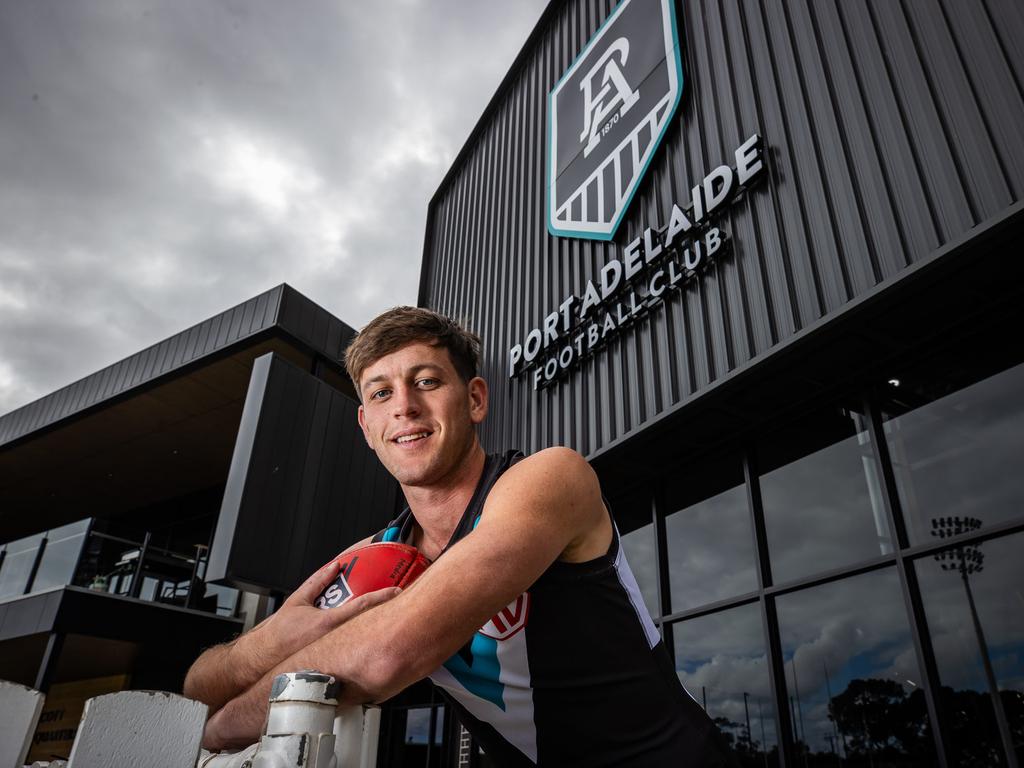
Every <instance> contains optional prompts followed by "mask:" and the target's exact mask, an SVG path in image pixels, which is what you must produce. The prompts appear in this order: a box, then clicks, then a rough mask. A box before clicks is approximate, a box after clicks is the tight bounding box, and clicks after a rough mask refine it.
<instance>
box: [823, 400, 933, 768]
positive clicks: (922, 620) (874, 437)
mask: <svg viewBox="0 0 1024 768" xmlns="http://www.w3.org/2000/svg"><path fill="white" fill-rule="evenodd" d="M864 410H865V411H866V413H867V417H868V418H867V426H868V430H869V433H870V436H871V444H872V445H874V447H875V457H876V459H877V461H878V469H879V475H880V476H881V478H882V486H883V491H884V492H883V493H882V500H883V501H884V502H885V511H886V515H887V516H888V518H889V525H890V527H891V528H892V531H893V532H894V533H895V537H896V547H897V550H896V551H897V555H896V569H897V571H898V572H899V577H900V589H901V591H902V592H903V603H904V606H905V608H906V611H907V615H908V616H909V617H910V637H911V640H912V641H913V643H914V651H915V652H916V654H917V658H918V660H919V662H920V665H921V674H922V676H923V677H924V679H923V680H922V682H923V683H924V700H925V706H926V707H927V709H928V718H929V720H930V721H931V726H932V727H931V732H932V738H933V740H934V743H935V754H936V757H937V759H938V766H939V768H946V767H947V766H948V765H949V764H950V763H951V762H952V761H951V760H950V757H949V753H948V751H947V746H946V744H945V740H944V738H943V730H944V729H943V727H942V717H941V711H940V709H939V703H938V695H937V692H938V690H939V669H938V665H937V664H936V662H935V651H934V649H933V648H932V639H931V634H930V633H929V632H928V620H927V617H926V616H925V613H924V603H923V601H922V600H921V588H920V586H919V585H918V582H917V572H916V571H915V570H914V566H913V563H908V561H907V560H906V559H905V558H904V555H903V554H902V550H904V549H905V548H906V547H908V546H909V537H908V535H907V529H906V526H905V525H904V522H903V515H902V513H901V511H900V497H899V489H898V487H897V485H896V473H895V472H894V471H893V468H892V457H891V456H890V455H889V444H888V442H887V441H886V439H885V428H884V427H883V426H882V414H881V409H880V407H879V405H878V400H877V397H875V396H871V397H868V398H867V399H866V400H865V401H864ZM843 746H844V748H845V747H846V737H845V734H844V736H843Z"/></svg>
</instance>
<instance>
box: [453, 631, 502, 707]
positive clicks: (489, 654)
mask: <svg viewBox="0 0 1024 768" xmlns="http://www.w3.org/2000/svg"><path fill="white" fill-rule="evenodd" d="M469 656H470V661H469V663H468V664H467V663H466V660H465V659H464V658H463V657H462V655H461V653H455V654H454V655H453V656H452V657H451V658H450V659H448V661H446V662H445V663H444V667H445V669H447V670H448V671H449V672H451V673H452V676H453V677H454V678H455V679H456V680H458V681H459V682H460V683H461V684H462V687H463V688H465V689H466V690H467V691H469V692H470V693H472V694H473V695H474V696H478V697H479V698H481V699H484V700H485V701H489V702H491V703H492V704H494V705H495V706H497V707H498V708H499V709H501V710H502V711H504V710H505V686H504V684H503V683H501V682H500V681H499V680H498V676H499V675H500V674H501V662H499V661H498V641H497V640H495V639H494V638H491V637H487V636H485V635H481V634H480V633H479V632H478V633H477V634H475V635H473V641H472V643H471V644H470V646H469Z"/></svg>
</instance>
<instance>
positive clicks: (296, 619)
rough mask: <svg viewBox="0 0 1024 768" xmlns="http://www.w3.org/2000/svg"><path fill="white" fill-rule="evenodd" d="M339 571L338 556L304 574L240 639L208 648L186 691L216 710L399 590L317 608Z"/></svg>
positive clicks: (381, 592) (194, 668)
mask: <svg viewBox="0 0 1024 768" xmlns="http://www.w3.org/2000/svg"><path fill="white" fill-rule="evenodd" d="M362 543H363V542H360V544H362ZM356 546H358V545H356ZM337 574H338V563H337V559H336V558H335V559H334V560H331V562H329V563H328V564H327V565H325V566H324V567H323V568H320V569H319V570H318V571H316V573H314V574H313V575H312V576H310V577H309V578H308V579H306V580H305V581H304V582H303V583H302V584H301V585H300V586H299V588H298V589H296V590H295V591H294V592H293V593H292V594H291V595H289V597H288V599H287V600H285V601H284V603H282V605H281V607H280V608H279V609H278V610H277V611H276V612H275V613H273V614H272V615H271V616H269V617H268V618H266V619H264V620H263V621H262V622H260V623H259V624H257V625H256V626H255V627H253V628H252V629H251V630H249V631H248V632H246V633H245V634H244V635H242V636H241V637H239V638H237V639H236V640H234V641H232V642H230V643H225V644H224V645H218V646H214V647H213V648H210V649H208V650H207V651H205V652H204V653H203V655H202V656H200V657H199V658H198V659H197V660H196V662H195V663H194V664H193V665H192V668H191V669H190V670H189V672H188V675H187V676H186V678H185V686H184V693H185V695H186V696H188V697H189V698H192V699H197V700H199V701H201V702H203V703H204V704H206V705H207V706H208V707H209V708H210V712H211V713H213V712H216V711H217V710H219V709H220V708H221V707H223V706H224V705H225V704H226V703H227V702H228V701H230V700H231V699H233V698H235V697H236V696H239V695H241V694H243V693H245V691H246V690H248V688H249V687H250V686H252V685H253V684H254V683H256V682H257V681H258V680H259V679H260V678H261V677H263V675H265V674H266V673H267V672H268V671H269V670H271V669H273V668H274V666H276V665H277V664H278V663H280V662H281V661H283V660H284V659H286V658H288V657H289V656H291V655H293V654H294V653H296V652H298V651H300V650H302V649H303V648H305V647H306V646H307V645H309V644H310V643H312V642H314V641H316V640H317V639H319V638H320V637H322V636H324V635H326V634H328V633H329V632H330V631H331V630H333V629H335V628H336V627H338V626H339V625H341V624H344V623H345V622H346V621H348V620H349V619H351V618H353V617H354V616H358V615H359V614H360V613H363V612H364V611H366V610H367V609H369V608H372V607H374V606H377V605H380V604H381V603H385V602H387V601H388V600H390V599H391V598H393V597H394V596H395V595H397V594H398V593H399V592H401V590H400V589H399V588H398V587H387V588H385V589H379V590H377V591H375V592H367V593H366V594H364V595H358V596H357V597H354V598H352V599H351V600H349V601H348V602H346V603H345V604H344V605H341V606H339V607H337V608H332V609H331V610H322V609H320V608H317V607H316V606H315V605H314V604H313V601H314V600H315V599H316V598H317V596H318V595H319V594H320V592H321V591H323V589H324V588H325V587H326V586H327V585H328V584H330V583H331V581H333V580H334V578H335V577H336V576H337Z"/></svg>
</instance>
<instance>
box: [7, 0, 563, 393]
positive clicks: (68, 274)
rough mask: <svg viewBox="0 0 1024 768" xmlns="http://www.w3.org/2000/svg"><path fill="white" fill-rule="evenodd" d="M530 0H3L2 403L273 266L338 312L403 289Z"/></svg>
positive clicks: (359, 313) (354, 314) (58, 379)
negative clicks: (287, 0)
mask: <svg viewBox="0 0 1024 768" xmlns="http://www.w3.org/2000/svg"><path fill="white" fill-rule="evenodd" d="M542 8H543V3H542V2H540V0H533V1H532V2H529V3H516V4H512V5H509V4H498V3H470V4H464V3H456V2H445V3H433V2H432V3H425V2H424V3H415V2H403V3H364V4H356V3H341V4H337V3H326V2H316V3H308V4H303V5H302V6H301V7H299V8H296V7H295V6H290V5H286V4H280V3H272V2H257V3H233V2H221V3H199V4H194V3H193V4H180V3H173V2H169V1H161V2H149V3H145V2H143V3H136V2H133V3H116V2H115V3H108V2H95V1H93V0H87V1H86V2H81V3H73V4H68V3H59V2H54V1H53V0H42V1H41V2H37V3H8V4H4V5H3V6H0V110H2V111H3V114H4V118H5V126H4V131H3V132H0V175H2V177H3V179H4V185H3V187H2V188H0V327H2V328H3V329H4V331H3V333H2V334H0V413H2V412H6V411H8V410H10V409H12V408H14V407H17V406H18V405H20V404H23V403H25V402H27V401H28V400H30V399H33V398H35V397H39V396H41V395H43V394H45V393H46V392H48V391H51V390H53V389H55V388H57V387H59V386H61V385H63V384H65V383H67V382H68V381H70V380H73V379H75V378H78V377H80V376H83V375H86V374H88V373H90V372H91V371H93V370H96V369H98V368H100V367H102V366H103V365H106V364H109V363H111V362H113V361H115V360H117V359H119V358H121V357H124V356H126V355H128V354H131V353H132V352H135V351H137V350H138V349H140V348H142V347H144V346H146V345H147V344H150V343H152V342H154V341H156V340H158V339H160V338H163V337H166V336H168V335H170V334H172V333H174V332H176V331H177V330H180V329H181V328H184V327H187V326H188V325H190V324H192V323H194V322H197V321H199V320H201V319H202V318H204V317H207V316H209V315H211V314H214V313H216V312H218V311H220V310H222V309H225V308H226V307H228V306H231V305H232V304H234V303H237V302H239V301H242V300H244V299H246V298H248V297H250V296H252V295H254V294H256V293H258V292H259V291H262V290H265V289H266V288H268V287H270V286H272V285H275V284H277V283H280V282H289V283H291V284H293V285H294V286H295V287H296V288H298V289H299V290H300V291H303V292H306V293H307V294H308V295H310V296H311V298H313V299H314V300H316V301H318V302H319V303H321V304H323V305H324V306H326V307H327V308H328V309H329V310H331V311H333V312H335V313H336V314H338V315H339V316H340V317H342V319H344V320H346V321H347V322H348V323H350V324H352V325H356V326H358V325H361V324H363V323H365V322H366V320H368V319H369V318H370V317H372V316H373V314H375V313H376V312H378V311H380V310H382V309H384V308H385V307H387V306H391V305H393V304H396V303H412V302H415V299H416V285H417V278H418V273H419V261H420V257H421V249H422V242H423V225H424V222H425V216H426V205H427V201H428V199H429V197H430V195H431V194H432V193H433V191H434V189H435V188H436V186H437V184H438V183H439V182H440V179H441V177H442V175H443V174H444V172H445V171H446V170H447V168H448V165H449V164H450V162H451V160H452V159H453V158H454V155H455V153H456V152H457V150H458V149H459V147H460V146H461V145H462V143H463V141H464V140H465V138H466V137H467V135H468V133H469V130H470V129H471V127H472V125H473V123H474V122H475V121H476V119H477V118H478V117H479V115H480V113H481V111H482V110H483V107H484V106H485V104H486V102H487V101H488V99H489V98H490V96H491V94H492V93H493V91H494V89H495V87H496V86H497V84H498V82H499V80H500V78H501V76H502V75H503V74H504V72H505V71H506V69H507V68H508V66H509V65H510V64H511V61H512V59H513V57H514V55H515V53H516V52H517V50H518V48H519V47H520V46H521V45H522V43H523V42H524V41H525V38H526V35H527V34H528V32H529V30H530V29H531V28H532V26H533V24H534V23H535V22H536V19H537V18H538V17H539V15H540V12H541V10H542Z"/></svg>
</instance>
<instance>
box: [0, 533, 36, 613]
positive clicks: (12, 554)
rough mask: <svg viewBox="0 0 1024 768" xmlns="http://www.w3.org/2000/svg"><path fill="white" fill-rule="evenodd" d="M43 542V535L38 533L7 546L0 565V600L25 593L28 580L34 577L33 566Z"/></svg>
mask: <svg viewBox="0 0 1024 768" xmlns="http://www.w3.org/2000/svg"><path fill="white" fill-rule="evenodd" d="M42 540H43V534H41V533H37V534H35V535H33V536H26V537H25V538H24V539H18V540H17V541H12V542H11V543H9V544H8V545H7V547H6V548H5V554H4V557H3V561H2V563H0V598H4V597H11V596H13V595H22V594H24V593H25V588H26V587H27V586H28V578H29V576H31V575H32V565H33V563H35V561H36V552H38V551H39V544H40V542H42Z"/></svg>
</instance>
